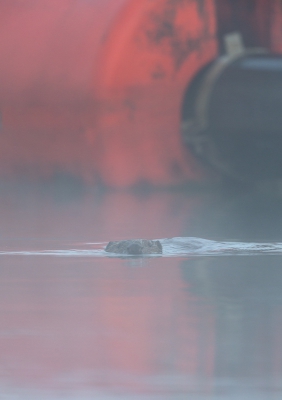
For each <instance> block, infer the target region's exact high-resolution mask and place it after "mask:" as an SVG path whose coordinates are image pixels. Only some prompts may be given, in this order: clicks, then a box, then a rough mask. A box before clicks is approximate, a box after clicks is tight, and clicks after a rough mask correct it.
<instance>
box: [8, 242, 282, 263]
mask: <svg viewBox="0 0 282 400" xmlns="http://www.w3.org/2000/svg"><path fill="white" fill-rule="evenodd" d="M158 240H160V242H161V244H162V247H163V253H162V254H149V255H141V256H136V255H134V256H132V255H126V254H122V255H119V254H111V253H108V252H106V251H105V247H106V245H107V242H97V243H80V244H78V245H76V248H72V247H70V246H69V247H68V248H65V249H55V250H52V249H51V250H45V249H44V248H43V249H42V250H38V249H37V250H0V256H1V255H10V256H12V255H20V256H53V257H110V258H117V257H118V258H120V257H122V258H126V257H131V258H132V257H134V258H136V257H191V256H224V255H264V254H268V255H269V254H275V255H279V254H282V243H275V242H273V243H272V242H269V243H252V242H231V241H230V242H221V241H215V240H207V239H201V238H195V237H174V238H166V239H158ZM42 247H43V246H42ZM62 247H63V246H62Z"/></svg>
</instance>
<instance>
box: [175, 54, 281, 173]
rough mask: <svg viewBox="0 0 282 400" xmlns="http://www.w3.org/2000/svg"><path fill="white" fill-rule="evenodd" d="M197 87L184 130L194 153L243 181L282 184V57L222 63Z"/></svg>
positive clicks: (187, 107) (187, 106)
mask: <svg viewBox="0 0 282 400" xmlns="http://www.w3.org/2000/svg"><path fill="white" fill-rule="evenodd" d="M193 85H194V86H191V87H190V88H189V89H188V92H187V95H186V97H185V100H184V106H183V122H184V123H183V125H184V138H185V140H186V142H187V143H188V144H189V146H190V147H192V149H193V150H194V152H196V153H197V154H198V155H199V156H200V157H201V158H202V159H204V160H206V161H207V162H209V163H210V164H211V165H213V166H215V167H217V168H218V169H220V170H221V171H222V172H224V173H225V174H227V175H229V176H232V177H234V178H236V179H239V180H260V179H277V178H282V57H281V56H278V55H270V54H266V53H264V52H263V51H254V52H250V53H249V54H243V55H241V56H238V57H236V58H234V59H230V58H228V57H223V58H221V59H219V60H218V61H216V62H215V63H213V64H212V65H211V66H209V67H208V68H207V69H206V70H205V71H203V72H202V73H201V75H199V76H198V77H197V78H196V80H195V82H194V84H193Z"/></svg>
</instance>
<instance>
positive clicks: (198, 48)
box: [0, 0, 282, 187]
mask: <svg viewBox="0 0 282 400" xmlns="http://www.w3.org/2000/svg"><path fill="white" fill-rule="evenodd" d="M232 4H233V3H232V2H229V1H218V2H216V4H214V1H213V0H191V1H184V0H175V1H171V0H157V1H154V2H152V1H149V0H146V1H142V2H140V1H139V0H93V1H87V2H86V1H78V0H76V1H72V0H62V1H60V2H57V1H55V0H36V1H35V0H22V1H20V0H15V1H11V2H1V4H0V15H1V26H0V52H1V65H0V111H1V113H2V128H1V135H0V176H5V175H6V176H9V177H10V176H13V175H20V176H22V175H27V176H31V177H34V176H37V177H41V178H42V177H43V178H44V177H50V176H52V175H53V174H54V173H55V172H56V171H58V170H59V171H64V172H67V173H71V174H73V175H76V176H80V177H82V178H83V179H84V180H85V181H86V182H89V183H91V184H92V183H97V182H102V183H104V184H106V185H110V186H116V187H126V186H130V185H132V184H136V183H138V182H144V181H146V182H149V183H151V184H154V185H169V184H178V183H181V182H186V181H191V180H199V179H201V178H202V177H203V170H202V169H201V166H200V165H199V164H198V163H197V162H196V161H195V159H194V158H193V156H192V155H191V154H190V153H189V152H188V151H187V150H186V149H185V148H184V146H183V143H182V140H181V134H180V110H181V105H182V98H183V94H184V92H185V89H186V87H187V86H188V84H189V83H190V82H191V80H192V78H193V77H194V75H195V74H196V73H197V72H198V71H199V70H200V69H201V68H202V67H203V66H204V65H206V64H207V63H208V62H209V61H211V60H212V59H214V58H216V57H217V52H218V50H217V47H218V45H217V33H218V32H219V33H220V32H223V31H226V30H228V29H231V28H232V29H233V27H234V29H235V28H236V29H237V27H238V26H239V28H240V27H241V28H242V30H243V31H244V32H245V31H246V37H247V38H248V40H249V42H250V44H251V45H254V44H256V45H257V44H258V45H263V46H267V47H269V48H271V49H273V50H275V51H280V50H281V43H282V40H281V35H282V33H281V29H280V19H281V15H282V13H281V5H280V2H279V1H278V0H273V1H272V2H268V1H266V0H259V1H256V2H254V1H248V2H240V4H239V6H238V7H235V8H234V6H233V5H232ZM215 6H216V7H215ZM234 21H235V22H234ZM238 21H239V22H238ZM248 40H247V44H248Z"/></svg>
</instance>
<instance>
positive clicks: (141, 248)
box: [105, 239, 163, 256]
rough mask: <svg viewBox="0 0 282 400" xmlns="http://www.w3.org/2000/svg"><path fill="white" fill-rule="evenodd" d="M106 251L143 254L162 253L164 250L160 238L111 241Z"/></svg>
mask: <svg viewBox="0 0 282 400" xmlns="http://www.w3.org/2000/svg"><path fill="white" fill-rule="evenodd" d="M105 251H107V252H108V253H116V254H129V255H134V256H135V255H136V256H137V255H142V254H161V253H162V251H163V248H162V245H161V243H160V242H159V240H146V239H136V240H121V241H120V242H109V243H108V244H107V247H106V248H105Z"/></svg>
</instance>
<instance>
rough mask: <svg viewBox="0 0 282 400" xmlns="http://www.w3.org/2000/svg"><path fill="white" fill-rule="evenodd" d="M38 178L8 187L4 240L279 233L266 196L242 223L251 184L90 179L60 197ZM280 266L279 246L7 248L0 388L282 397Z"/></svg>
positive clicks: (1, 229)
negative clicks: (274, 251) (193, 186)
mask: <svg viewBox="0 0 282 400" xmlns="http://www.w3.org/2000/svg"><path fill="white" fill-rule="evenodd" d="M29 189H30V188H29ZM31 189H32V190H22V189H20V190H21V194H20V195H19V192H18V190H19V189H18V188H16V189H15V188H12V189H11V188H10V189H9V190H5V191H2V193H1V194H0V216H1V222H2V223H1V226H0V234H1V243H2V246H6V247H9V248H14V249H22V250H24V249H26V248H27V247H28V248H30V249H35V250H36V249H38V248H39V247H40V246H42V242H45V243H48V245H49V247H51V248H53V249H62V248H63V247H64V246H65V247H67V246H69V245H73V244H74V243H76V244H81V243H93V242H107V241H108V240H119V239H126V238H131V237H144V238H160V237H173V236H199V237H203V238H207V239H219V240H232V239H235V240H236V239H238V240H246V239H247V240H250V241H254V240H255V239H257V238H258V235H257V236H256V235H255V233H256V232H258V231H260V232H261V233H262V232H263V240H265V241H271V240H277V241H282V240H281V239H282V238H281V236H280V233H281V232H280V231H279V227H278V225H279V224H280V222H279V217H277V220H276V221H275V219H274V218H273V213H274V211H273V208H274V207H273V200H272V199H271V200H270V203H269V204H272V207H271V210H270V208H269V213H268V207H265V208H263V207H262V206H261V205H260V206H259V210H260V211H259V212H258V213H255V216H254V219H255V228H253V229H252V228H249V230H247V227H248V226H249V223H250V218H249V219H248V220H245V221H246V226H244V224H243V222H244V219H243V218H241V221H242V222H241V225H240V224H239V223H237V222H238V212H239V211H240V213H243V210H244V204H245V207H246V209H247V208H249V209H250V208H251V206H250V204H251V201H250V197H249V196H247V197H246V199H247V200H248V201H245V203H244V202H243V201H242V196H241V195H240V197H238V202H237V204H236V201H235V200H236V198H235V197H234V196H233V197H232V199H231V198H229V197H228V196H226V195H225V194H224V195H222V194H220V193H196V192H194V193H167V192H166V193H163V192H154V193H147V194H146V195H144V196H141V197H140V196H136V195H134V194H131V193H108V194H99V195H97V194H93V193H88V192H87V191H86V192H84V191H82V192H80V193H79V195H77V194H76V196H74V197H73V198H72V199H71V196H70V195H68V196H67V197H66V199H64V196H60V198H59V199H58V197H57V195H56V196H53V195H52V191H47V192H46V191H45V192H44V193H43V192H42V191H41V190H38V189H36V188H31ZM256 198H257V197H256V196H255V197H254V201H255V199H256ZM243 203H244V204H243ZM223 204H224V205H225V207H223ZM264 204H266V203H264ZM269 204H268V205H269ZM276 204H277V208H276V212H277V215H278V211H279V210H280V203H279V201H278V200H277V203H276ZM220 210H222V212H220ZM252 212H253V209H252V210H250V213H249V216H250V215H251V214H252ZM216 216H218V218H216ZM240 216H241V214H240ZM260 216H261V219H260ZM266 221H267V223H266ZM236 223H237V224H236ZM275 223H276V225H275ZM235 226H236V229H234V227H235ZM188 232H189V233H188ZM228 232H229V233H228ZM187 233H188V234H187ZM274 233H275V234H274ZM260 237H261V238H262V236H260ZM281 264H282V258H281V257H280V256H262V257H259V256H248V257H244V256H240V257H231V256H226V257H199V256H197V257H194V258H193V257H191V258H189V259H185V260H184V259H183V258H178V257H174V258H164V257H159V258H146V259H135V260H134V261H133V262H131V261H129V260H126V259H119V258H91V257H80V258H77V257H68V258H65V257H47V256H46V257H45V256H41V257H29V256H20V255H18V256H13V257H11V256H8V255H3V256H1V258H0V398H1V396H2V398H3V399H5V398H11V399H17V398H21V399H22V398H23V399H32V398H42V399H45V398H46V399H62V398H68V399H90V398H95V399H107V400H108V399H145V398H146V399H187V398H191V399H209V400H210V399H212V400H213V399H242V398H244V399H265V398H267V399H278V398H279V399H280V398H281V390H282V389H281V388H282V387H281V372H282V339H281V329H282V307H281V305H282V303H281V300H282V294H281V293H282V290H281V287H282V268H281V266H282V265H281Z"/></svg>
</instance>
